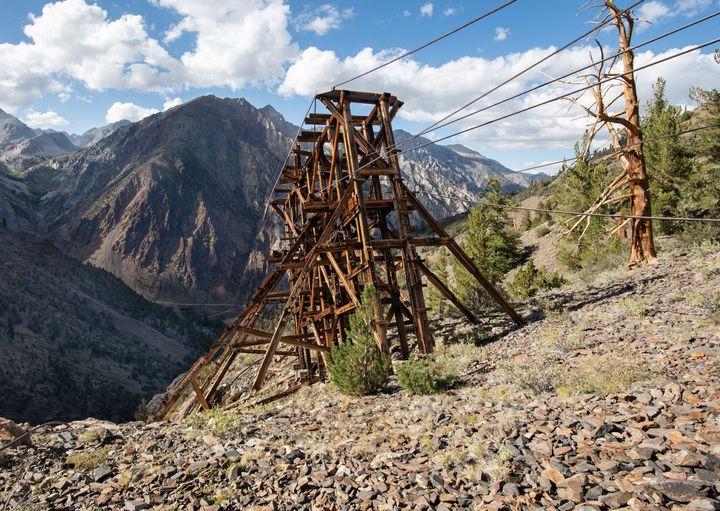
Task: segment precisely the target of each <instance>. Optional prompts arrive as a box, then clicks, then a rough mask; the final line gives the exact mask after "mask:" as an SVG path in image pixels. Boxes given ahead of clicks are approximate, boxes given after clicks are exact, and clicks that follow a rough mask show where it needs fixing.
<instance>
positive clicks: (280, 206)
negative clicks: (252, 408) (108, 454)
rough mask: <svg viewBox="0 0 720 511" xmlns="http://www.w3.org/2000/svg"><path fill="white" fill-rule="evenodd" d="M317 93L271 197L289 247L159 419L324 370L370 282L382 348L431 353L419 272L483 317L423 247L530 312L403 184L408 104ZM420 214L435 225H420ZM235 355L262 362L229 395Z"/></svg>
mask: <svg viewBox="0 0 720 511" xmlns="http://www.w3.org/2000/svg"><path fill="white" fill-rule="evenodd" d="M316 100H317V101H318V102H320V103H321V104H322V105H323V106H324V108H325V109H326V112H325V113H311V114H309V115H308V117H307V118H306V119H305V125H306V126H311V127H312V131H310V130H308V131H301V132H300V133H299V135H298V137H297V139H296V140H295V143H294V146H293V149H292V152H291V157H290V158H289V159H288V164H286V166H285V167H284V168H283V170H282V174H281V176H280V178H279V180H278V187H277V188H275V190H274V199H273V200H272V202H271V203H270V207H271V208H272V209H273V211H274V212H275V213H277V215H279V216H280V218H281V219H282V221H283V223H284V231H285V232H284V241H285V242H286V244H285V245H286V248H284V249H283V250H282V251H279V252H277V251H274V252H273V253H272V254H271V256H270V262H271V263H275V266H274V267H273V268H272V270H271V271H270V273H269V274H268V275H267V276H266V277H265V279H264V281H263V282H262V283H261V284H260V286H259V287H258V288H257V290H256V291H255V293H254V294H253V295H252V297H251V299H250V301H249V304H248V305H247V306H246V307H245V309H244V310H243V311H242V313H241V314H240V315H239V316H238V318H237V319H236V320H235V321H234V323H233V324H232V325H231V326H230V327H228V328H227V330H226V331H225V332H224V333H223V335H222V336H221V337H220V338H219V339H218V340H217V341H216V342H215V343H214V344H213V345H212V347H211V348H210V350H209V351H208V352H207V353H206V354H205V355H203V356H202V357H201V358H200V359H198V360H197V361H196V362H195V364H193V366H192V367H191V368H190V369H189V370H188V372H187V373H185V375H184V376H183V377H182V378H181V379H180V381H179V382H178V383H177V384H176V386H175V387H174V389H173V390H172V391H171V392H170V395H169V398H168V400H167V401H166V402H165V404H164V405H163V407H162V409H161V410H160V411H159V413H158V414H157V417H159V418H160V417H170V416H173V417H176V418H181V417H183V416H185V415H188V414H190V413H193V412H194V411H196V410H199V409H200V408H204V409H207V408H208V407H211V406H214V405H217V404H220V405H221V406H224V407H233V406H237V405H238V404H239V403H241V402H243V401H245V400H247V399H249V398H250V397H251V396H253V395H255V394H256V393H257V392H258V391H260V389H261V388H263V386H264V385H265V386H266V388H267V387H273V386H275V387H277V386H278V385H280V384H284V385H286V387H287V388H285V389H284V390H282V391H280V392H279V393H276V394H275V396H274V397H277V396H281V395H285V394H288V393H289V392H291V391H292V390H295V389H296V388H297V387H298V386H299V385H301V384H302V383H305V382H308V383H312V382H313V381H317V380H318V379H320V378H322V377H323V376H324V375H325V368H326V367H327V362H328V357H329V356H330V351H331V347H332V346H333V345H334V344H338V343H342V342H343V341H344V340H345V328H346V326H347V324H348V316H349V314H351V313H352V312H353V310H354V309H355V307H356V306H357V305H358V303H359V297H360V295H361V292H362V289H363V288H364V286H366V285H368V284H372V286H373V288H374V289H375V297H374V309H375V318H376V320H375V325H374V328H375V336H376V341H377V344H378V347H379V349H380V350H381V352H382V353H383V354H385V355H389V354H390V352H391V349H394V350H398V351H399V352H400V354H401V355H402V357H403V358H407V357H408V354H409V352H410V349H411V346H412V345H413V344H414V345H416V346H417V349H418V350H420V351H421V352H422V353H430V352H432V351H433V346H434V344H433V339H432V335H431V332H430V328H429V326H428V318H427V307H426V304H425V298H424V296H423V287H425V284H423V277H425V278H426V279H427V281H428V282H430V283H431V284H433V285H434V286H436V287H437V288H438V290H439V291H440V292H441V293H442V294H443V295H444V296H445V298H447V299H448V300H450V301H451V302H452V303H453V304H455V306H456V307H457V308H458V309H459V310H460V311H462V312H463V313H464V314H465V315H466V316H467V317H468V318H469V319H470V321H472V322H474V323H477V318H475V316H474V315H473V314H472V313H471V312H470V311H469V310H468V309H467V308H466V307H464V306H463V305H462V303H460V301H459V300H458V299H457V298H456V297H455V295H454V294H453V293H452V291H450V289H448V288H447V287H446V286H445V285H444V284H443V282H442V281H441V280H440V279H439V278H438V277H436V276H435V275H434V274H433V273H432V272H431V271H430V269H429V268H428V267H427V266H426V265H425V264H424V263H423V261H422V259H421V258H420V257H419V256H418V252H417V248H418V247H422V246H445V247H447V248H448V249H449V251H450V252H451V253H452V254H453V255H454V256H455V257H456V258H457V259H458V261H459V262H460V263H461V264H462V265H463V266H464V267H465V268H466V269H467V270H468V271H469V272H470V273H471V274H472V275H473V276H474V277H475V278H476V279H477V280H478V282H479V283H480V284H481V285H482V286H484V288H485V289H486V290H487V291H488V293H489V294H490V295H491V296H492V297H493V298H494V299H495V300H496V301H497V303H498V304H499V305H500V307H501V308H502V309H503V310H504V311H505V312H506V313H507V314H509V315H510V316H511V317H512V319H513V320H514V321H516V322H517V323H522V321H523V320H522V319H521V318H520V316H519V315H518V314H517V313H516V312H515V311H514V310H513V308H512V307H511V306H510V304H508V302H507V301H506V300H505V299H504V298H503V296H502V295H501V294H500V293H499V292H498V291H497V290H496V289H495V288H494V287H493V286H492V284H491V283H490V282H489V281H488V280H487V279H486V278H485V277H483V275H482V274H481V273H480V271H479V270H478V268H477V267H476V266H475V264H474V263H473V262H472V260H471V259H470V258H469V257H468V256H467V254H465V252H464V251H463V250H462V249H461V248H460V246H459V245H458V244H457V243H456V242H455V240H454V239H453V238H452V237H451V236H450V235H448V233H447V232H446V231H445V230H444V229H443V227H442V226H441V225H440V224H439V223H438V222H437V221H436V220H435V219H434V218H433V217H432V216H431V215H430V213H428V211H427V210H426V209H425V207H423V205H422V204H421V203H420V202H419V201H418V200H417V198H416V197H415V196H414V195H413V193H412V192H411V191H410V190H409V189H408V188H407V187H406V185H405V183H404V182H403V179H402V175H401V172H400V165H399V161H398V151H397V150H396V149H395V140H394V137H393V131H392V121H393V118H394V117H395V115H396V114H397V112H398V110H399V109H400V107H401V106H402V102H401V101H399V100H398V99H397V98H396V97H395V96H392V95H391V94H388V93H384V94H376V93H367V92H356V91H346V90H333V91H331V92H327V93H323V94H319V95H318V96H317V97H316ZM413 214H416V215H418V216H419V218H420V219H421V220H422V221H424V222H425V223H426V224H427V225H428V226H429V228H430V232H431V233H432V235H429V236H426V237H419V236H416V235H415V233H414V230H413V224H412V223H411V221H410V218H411V215H413ZM283 282H284V283H285V284H284V285H283V284H281V283H283ZM278 305H279V306H280V307H281V308H280V314H279V319H278V320H277V323H276V325H275V328H274V330H273V331H263V330H260V329H259V328H258V326H257V323H258V320H259V319H260V318H261V315H262V314H263V312H264V311H265V310H266V309H268V308H269V307H270V308H271V307H277V306H278ZM390 333H392V335H390ZM413 341H414V343H413ZM241 355H242V356H241ZM248 355H250V357H248ZM253 355H254V356H255V357H256V358H255V360H252V361H248V359H249V358H252V356H253ZM237 361H242V363H243V364H245V367H243V368H241V369H240V372H246V371H248V370H250V369H254V368H256V374H255V378H254V381H253V382H252V384H251V385H248V388H247V389H246V390H245V392H240V393H237V392H236V393H235V394H229V395H228V393H225V395H224V396H222V398H221V396H220V393H219V389H221V388H222V384H223V383H228V382H225V381H224V380H225V379H226V377H227V376H228V374H229V371H230V369H231V368H232V367H233V364H234V363H236V362H237ZM288 362H290V363H292V364H293V366H294V369H295V372H292V371H284V372H282V373H280V374H279V375H276V376H277V377H276V378H275V381H274V382H271V381H266V380H269V379H270V378H271V377H272V376H273V367H275V368H277V367H280V366H281V365H282V364H283V363H284V364H287V363H288ZM292 378H295V380H294V381H291V379H292ZM258 397H259V396H258ZM183 398H184V400H183ZM270 399H272V398H270Z"/></svg>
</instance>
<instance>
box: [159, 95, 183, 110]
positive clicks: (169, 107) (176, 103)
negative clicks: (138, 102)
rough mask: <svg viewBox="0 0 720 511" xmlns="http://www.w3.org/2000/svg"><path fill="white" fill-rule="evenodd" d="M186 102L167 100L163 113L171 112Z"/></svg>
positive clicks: (176, 99) (174, 99) (177, 99)
mask: <svg viewBox="0 0 720 511" xmlns="http://www.w3.org/2000/svg"><path fill="white" fill-rule="evenodd" d="M183 103H184V102H183V100H182V99H181V98H172V99H169V98H168V99H166V100H165V102H164V103H163V111H165V110H169V109H171V108H172V107H174V106H178V105H182V104H183Z"/></svg>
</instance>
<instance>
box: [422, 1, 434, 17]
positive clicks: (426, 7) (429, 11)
mask: <svg viewBox="0 0 720 511" xmlns="http://www.w3.org/2000/svg"><path fill="white" fill-rule="evenodd" d="M432 15H433V4H431V3H430V2H428V3H426V4H423V5H421V6H420V16H432Z"/></svg>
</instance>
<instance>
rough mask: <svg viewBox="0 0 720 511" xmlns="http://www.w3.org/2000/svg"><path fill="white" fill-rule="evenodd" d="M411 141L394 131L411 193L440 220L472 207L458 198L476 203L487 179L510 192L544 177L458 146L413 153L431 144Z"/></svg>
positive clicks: (435, 147)
mask: <svg viewBox="0 0 720 511" xmlns="http://www.w3.org/2000/svg"><path fill="white" fill-rule="evenodd" d="M411 137H412V135H411V134H410V133H408V132H406V131H403V130H395V141H396V143H398V144H401V143H402V144H403V145H401V146H400V149H401V156H400V161H401V167H402V171H403V176H404V178H405V180H406V182H407V183H408V186H409V187H410V189H415V190H419V193H418V197H419V198H420V200H422V201H423V202H424V203H425V205H426V206H427V207H428V209H429V210H430V211H431V212H432V213H433V214H434V215H436V216H437V217H438V218H441V219H442V218H446V217H449V216H452V215H455V214H457V213H461V212H464V211H467V210H468V209H469V208H470V207H472V202H462V201H460V200H458V199H457V197H462V198H467V199H468V200H469V201H473V200H476V199H477V198H478V194H479V193H481V192H482V191H483V190H484V189H485V185H486V184H487V182H488V180H490V179H499V180H500V182H501V183H502V187H503V190H505V191H508V192H511V191H518V190H521V189H523V188H525V187H527V186H529V185H530V184H531V183H532V181H533V180H536V179H542V178H544V177H546V176H545V175H544V174H537V175H532V174H522V173H518V172H513V171H512V170H510V169H508V168H507V167H505V166H504V165H502V164H501V163H500V162H498V161H495V160H492V159H490V158H487V157H485V156H483V155H482V154H480V153H478V152H477V151H473V150H472V149H469V148H467V147H465V146H462V145H459V144H454V145H440V144H437V145H428V146H427V147H423V148H422V149H416V148H418V147H419V146H421V145H424V144H427V143H429V142H430V140H429V139H426V138H423V137H418V138H416V139H413V140H410V141H408V140H409V139H410V138H411ZM406 141H407V142H406ZM411 149H412V150H411ZM408 151H409V152H408Z"/></svg>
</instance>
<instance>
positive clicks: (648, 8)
mask: <svg viewBox="0 0 720 511" xmlns="http://www.w3.org/2000/svg"><path fill="white" fill-rule="evenodd" d="M635 14H636V15H637V17H638V19H639V20H640V22H641V23H640V25H639V27H638V28H643V27H647V24H648V23H649V24H656V23H659V22H660V21H662V20H663V19H665V18H667V17H669V16H672V13H671V11H670V8H669V7H668V6H667V5H665V4H664V3H663V2H659V1H658V0H652V1H651V2H645V3H644V4H642V5H641V6H640V8H639V9H638V10H637V11H636V13H635Z"/></svg>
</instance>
